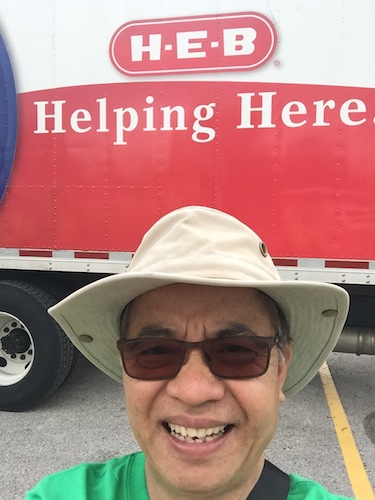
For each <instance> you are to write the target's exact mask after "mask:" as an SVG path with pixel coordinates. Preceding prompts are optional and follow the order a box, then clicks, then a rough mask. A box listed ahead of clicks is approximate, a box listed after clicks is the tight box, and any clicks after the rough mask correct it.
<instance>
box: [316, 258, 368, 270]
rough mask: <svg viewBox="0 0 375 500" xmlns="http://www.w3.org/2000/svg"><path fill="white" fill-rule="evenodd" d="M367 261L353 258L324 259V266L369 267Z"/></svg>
mask: <svg viewBox="0 0 375 500" xmlns="http://www.w3.org/2000/svg"><path fill="white" fill-rule="evenodd" d="M369 265H370V264H369V262H366V261H358V260H357V261H355V260H326V261H325V267H339V268H348V269H369Z"/></svg>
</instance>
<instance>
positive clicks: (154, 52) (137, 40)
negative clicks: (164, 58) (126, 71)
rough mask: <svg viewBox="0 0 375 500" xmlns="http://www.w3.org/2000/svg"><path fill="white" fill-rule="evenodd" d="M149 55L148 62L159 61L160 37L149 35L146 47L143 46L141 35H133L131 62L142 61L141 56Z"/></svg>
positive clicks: (158, 35)
mask: <svg viewBox="0 0 375 500" xmlns="http://www.w3.org/2000/svg"><path fill="white" fill-rule="evenodd" d="M147 52H148V54H149V57H150V61H160V57H161V35H160V34H151V35H150V36H149V39H148V45H144V42H143V35H133V36H132V37H131V54H132V61H135V62H139V61H143V54H144V53H147Z"/></svg>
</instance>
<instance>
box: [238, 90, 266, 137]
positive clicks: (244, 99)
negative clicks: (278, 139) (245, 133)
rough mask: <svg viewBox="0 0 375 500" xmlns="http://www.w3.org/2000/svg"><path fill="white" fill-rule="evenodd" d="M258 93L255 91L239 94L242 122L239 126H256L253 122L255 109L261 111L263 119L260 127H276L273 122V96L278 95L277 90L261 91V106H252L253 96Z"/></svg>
mask: <svg viewBox="0 0 375 500" xmlns="http://www.w3.org/2000/svg"><path fill="white" fill-rule="evenodd" d="M255 95H256V94H255V93H254V92H250V93H246V94H237V96H238V97H239V98H240V99H241V122H240V125H237V128H254V127H255V125H254V124H253V122H252V116H253V114H252V113H253V111H258V112H260V113H261V115H260V117H261V120H260V122H259V125H258V127H259V128H273V127H276V125H275V124H274V123H272V98H273V96H274V95H276V92H259V94H258V95H259V96H261V98H262V100H261V106H260V107H258V108H253V107H252V97H254V96H255Z"/></svg>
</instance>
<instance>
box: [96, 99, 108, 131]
mask: <svg viewBox="0 0 375 500" xmlns="http://www.w3.org/2000/svg"><path fill="white" fill-rule="evenodd" d="M96 102H97V103H98V104H99V127H98V128H97V129H96V131H97V132H109V129H108V126H107V99H106V98H105V97H102V98H101V99H97V100H96Z"/></svg>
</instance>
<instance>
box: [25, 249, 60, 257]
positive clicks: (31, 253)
mask: <svg viewBox="0 0 375 500" xmlns="http://www.w3.org/2000/svg"><path fill="white" fill-rule="evenodd" d="M19 255H20V257H48V258H51V257H52V250H20V251H19Z"/></svg>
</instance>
